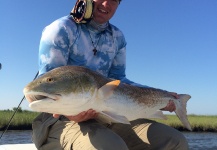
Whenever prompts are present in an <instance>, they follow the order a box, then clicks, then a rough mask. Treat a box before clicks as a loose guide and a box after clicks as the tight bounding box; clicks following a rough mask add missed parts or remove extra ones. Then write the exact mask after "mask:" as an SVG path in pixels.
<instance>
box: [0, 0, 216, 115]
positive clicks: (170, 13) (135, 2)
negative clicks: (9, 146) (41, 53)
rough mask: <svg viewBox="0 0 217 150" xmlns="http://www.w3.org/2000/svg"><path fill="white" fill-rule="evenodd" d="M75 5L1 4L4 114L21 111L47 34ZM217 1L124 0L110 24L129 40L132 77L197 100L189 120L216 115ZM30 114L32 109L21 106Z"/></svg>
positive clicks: (42, 0) (40, 0)
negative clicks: (51, 24) (46, 30)
mask: <svg viewBox="0 0 217 150" xmlns="http://www.w3.org/2000/svg"><path fill="white" fill-rule="evenodd" d="M74 4H75V0H71V1H69V0H61V1H54V0H37V1H28V0H20V1H14V0H1V1H0V14H1V22H0V33H1V39H0V45H1V48H0V63H1V64H2V69H1V70H0V89H1V90H0V94H1V97H0V101H1V104H0V109H11V108H13V107H16V106H17V105H18V104H19V102H20V100H21V98H22V97H23V93H22V90H23V88H24V87H25V85H26V84H27V83H29V82H30V81H31V80H32V79H33V78H34V76H35V74H36V73H37V70H38V46H39V40H40V37H41V33H42V30H43V28H44V27H45V26H46V25H48V24H50V23H51V22H52V21H54V20H55V19H58V18H60V17H62V16H65V15H68V14H69V12H70V11H71V9H72V7H73V5H74ZM216 8H217V1H216V0H181V1H180V0H123V2H122V3H121V4H120V6H119V8H118V10H117V12H116V14H115V16H114V17H113V18H112V20H111V21H110V22H111V23H113V24H114V25H116V26H118V27H119V28H120V29H121V30H122V31H123V32H124V34H125V37H126V40H127V43H128V45H127V70H126V73H127V77H128V78H129V79H131V80H133V81H135V82H138V83H141V84H144V85H148V86H152V87H156V88H161V89H164V90H168V91H174V92H177V93H188V94H190V95H191V96H192V98H191V99H190V101H189V102H188V105H187V109H188V114H202V115H217V109H216V107H217V67H216V65H217V58H216V57H217V9H216ZM21 107H22V108H23V109H28V103H27V102H26V101H24V102H23V103H22V105H21Z"/></svg>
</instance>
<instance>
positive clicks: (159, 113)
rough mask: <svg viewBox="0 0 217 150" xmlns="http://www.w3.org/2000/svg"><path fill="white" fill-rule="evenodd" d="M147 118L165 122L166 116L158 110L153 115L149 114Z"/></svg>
mask: <svg viewBox="0 0 217 150" xmlns="http://www.w3.org/2000/svg"><path fill="white" fill-rule="evenodd" d="M149 118H154V119H163V120H167V116H165V115H164V114H163V112H162V111H160V110H158V111H156V112H155V113H153V114H151V115H150V116H149Z"/></svg>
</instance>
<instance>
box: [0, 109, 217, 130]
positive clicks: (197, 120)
mask: <svg viewBox="0 0 217 150" xmlns="http://www.w3.org/2000/svg"><path fill="white" fill-rule="evenodd" d="M13 113H14V111H9V110H7V111H0V130H4V129H5V127H6V126H7V125H8V122H9V120H10V118H11V116H12V115H13ZM38 114H39V113H37V112H32V111H25V110H24V111H22V112H17V113H16V115H15V116H14V118H13V120H12V122H11V125H10V127H9V130H31V129H32V121H33V119H34V118H35V117H36V116H37V115H38ZM166 116H167V118H168V119H167V120H161V119H154V120H155V121H157V122H160V123H163V124H166V125H169V126H171V127H174V128H176V129H178V130H180V131H188V130H187V129H185V128H184V127H183V125H182V123H181V122H180V120H179V119H178V117H177V116H176V115H166ZM188 120H189V122H190V124H191V127H192V130H193V131H195V132H203V131H206V132H217V116H205V115H188Z"/></svg>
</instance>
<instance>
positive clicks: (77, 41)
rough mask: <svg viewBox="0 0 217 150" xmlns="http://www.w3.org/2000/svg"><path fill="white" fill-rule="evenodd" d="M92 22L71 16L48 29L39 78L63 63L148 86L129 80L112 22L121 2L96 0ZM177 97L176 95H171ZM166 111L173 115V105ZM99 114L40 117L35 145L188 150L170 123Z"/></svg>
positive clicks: (51, 149) (76, 149)
mask: <svg viewBox="0 0 217 150" xmlns="http://www.w3.org/2000/svg"><path fill="white" fill-rule="evenodd" d="M93 2H94V9H93V18H92V20H91V21H90V22H88V23H86V24H78V23H76V22H75V21H74V19H73V17H72V16H66V17H63V18H60V19H58V20H56V21H54V22H53V23H51V24H50V25H49V26H47V27H46V28H45V30H44V31H43V34H42V38H41V42H40V47H39V63H40V68H39V74H40V75H42V74H44V73H46V72H48V71H49V70H52V69H53V68H56V67H59V66H64V65H78V66H84V67H87V68H89V69H92V70H94V71H97V72H99V73H101V74H102V75H104V76H106V77H109V78H114V79H119V80H121V82H124V83H127V84H131V85H135V86H142V87H144V88H145V87H147V86H144V85H140V84H137V83H134V82H132V81H130V80H128V79H127V78H126V75H125V64H126V60H125V58H126V56H125V55H126V41H125V39H124V35H123V34H122V32H121V31H120V30H119V29H118V28H117V27H115V26H114V25H112V24H110V23H109V20H110V19H111V18H112V16H113V15H114V14H115V11H116V10H117V8H118V5H119V3H120V0H93ZM171 94H172V95H174V96H175V97H177V94H176V93H171ZM163 110H166V111H171V112H172V111H174V110H175V106H174V103H172V102H170V103H169V104H168V105H167V107H166V108H164V109H163ZM95 117H97V112H96V111H95V110H92V109H90V110H87V111H85V112H81V113H80V114H78V115H76V116H62V115H61V114H53V116H52V115H50V114H46V113H42V114H40V115H39V116H38V117H37V118H36V119H35V120H34V122H33V141H34V143H35V144H36V147H37V148H38V149H40V150H61V149H64V150H72V149H73V150H94V149H97V150H127V149H130V150H144V149H165V150H174V149H176V150H181V149H183V150H186V149H188V144H187V142H186V139H185V138H184V136H183V135H182V134H181V133H180V132H178V131H177V130H175V129H173V128H171V127H168V126H166V125H163V124H160V123H157V122H154V121H151V120H146V119H138V120H135V121H132V122H131V125H124V124H112V125H108V124H103V123H99V122H96V121H95V120H94V118H95Z"/></svg>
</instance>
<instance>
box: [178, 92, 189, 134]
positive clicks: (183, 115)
mask: <svg viewBox="0 0 217 150" xmlns="http://www.w3.org/2000/svg"><path fill="white" fill-rule="evenodd" d="M190 98H191V96H190V95H187V94H180V95H179V99H177V100H174V103H175V105H176V110H175V113H176V115H177V116H178V117H179V119H180V121H181V122H182V124H183V125H184V126H185V127H186V128H187V129H188V130H190V131H192V129H191V126H190V123H189V121H188V118H187V110H186V106H187V101H188V100H189V99H190Z"/></svg>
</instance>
